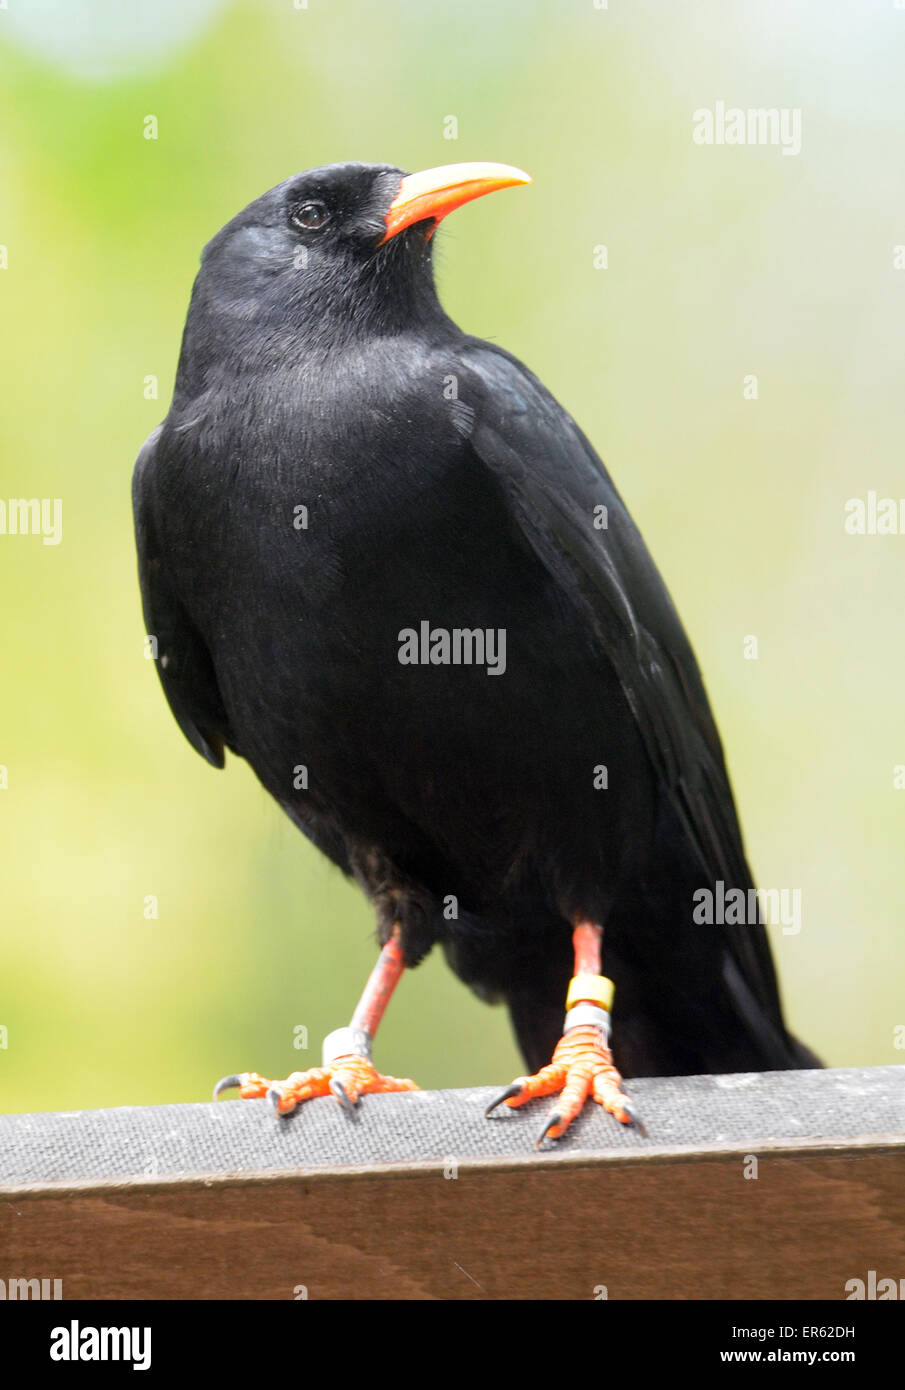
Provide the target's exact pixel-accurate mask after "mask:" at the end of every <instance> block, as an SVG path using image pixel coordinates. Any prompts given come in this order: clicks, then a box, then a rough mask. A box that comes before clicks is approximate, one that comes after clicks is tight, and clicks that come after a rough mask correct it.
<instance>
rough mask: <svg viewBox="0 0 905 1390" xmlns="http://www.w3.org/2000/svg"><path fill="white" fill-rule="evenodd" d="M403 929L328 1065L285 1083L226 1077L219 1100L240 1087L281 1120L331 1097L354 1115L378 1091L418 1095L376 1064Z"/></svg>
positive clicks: (336, 1035) (248, 1075)
mask: <svg viewBox="0 0 905 1390" xmlns="http://www.w3.org/2000/svg"><path fill="white" fill-rule="evenodd" d="M399 936H400V929H399V927H398V926H396V927H394V929H393V934H392V936H391V937H390V939H389V941H388V942H387V943H386V945H385V946H384V948H383V950H382V951H381V952H380V955H379V957H378V959H377V964H376V965H375V966H374V969H373V970H372V971H371V974H370V977H369V979H368V982H367V984H366V985H365V987H364V991H363V993H362V996H361V999H360V1000H359V1001H358V1007H357V1008H356V1010H355V1012H354V1014H353V1015H352V1022H351V1023H350V1024H349V1026H348V1028H337V1029H336V1030H335V1032H333V1033H329V1034H328V1035H327V1037H326V1038H325V1039H324V1052H323V1065H322V1066H320V1067H311V1068H310V1069H309V1070H308V1071H294V1072H293V1073H292V1074H291V1076H288V1077H287V1078H286V1080H285V1081H268V1080H267V1079H266V1078H265V1077H263V1076H259V1075H258V1073H257V1072H241V1073H239V1074H237V1075H234V1076H224V1078H223V1080H222V1081H218V1082H217V1085H216V1086H215V1087H214V1096H215V1097H216V1096H218V1095H219V1094H220V1092H221V1091H228V1090H230V1089H231V1088H232V1087H234V1086H238V1088H239V1095H240V1096H241V1097H242V1099H243V1100H255V1099H258V1098H259V1097H261V1096H266V1097H267V1099H268V1100H269V1101H270V1103H271V1105H272V1106H273V1108H274V1109H275V1110H276V1112H277V1114H279V1115H288V1114H289V1113H290V1111H292V1110H294V1109H295V1107H296V1106H297V1105H299V1104H300V1103H301V1102H302V1101H303V1100H311V1099H313V1098H314V1097H316V1096H326V1095H330V1094H331V1093H332V1094H333V1095H334V1096H336V1098H337V1100H338V1101H339V1102H340V1104H341V1105H342V1106H343V1108H344V1109H345V1110H353V1109H354V1108H355V1106H356V1104H357V1103H358V1098H359V1096H363V1095H365V1094H367V1093H371V1092H377V1091H417V1090H418V1087H417V1086H416V1085H415V1083H414V1081H408V1080H402V1079H400V1078H399V1077H396V1076H383V1075H381V1073H380V1072H378V1071H377V1070H376V1069H375V1067H374V1064H373V1063H372V1061H371V1041H372V1039H373V1037H374V1034H375V1033H376V1032H377V1026H378V1024H379V1023H380V1020H381V1018H382V1017H383V1014H384V1010H385V1009H386V1006H387V1004H388V1003H389V1002H390V998H391V996H392V993H393V990H394V989H395V988H396V985H397V984H398V983H399V979H400V977H401V975H402V972H403V970H404V969H405V963H404V961H403V957H402V946H401V944H400V939H399Z"/></svg>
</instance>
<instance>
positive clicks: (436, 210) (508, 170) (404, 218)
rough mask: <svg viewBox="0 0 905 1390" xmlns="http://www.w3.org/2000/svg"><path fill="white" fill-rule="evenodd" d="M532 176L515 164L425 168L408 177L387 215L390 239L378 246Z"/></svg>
mask: <svg viewBox="0 0 905 1390" xmlns="http://www.w3.org/2000/svg"><path fill="white" fill-rule="evenodd" d="M530 182H531V176H530V174H525V173H523V172H522V170H521V169H514V168H513V167H512V165H511V164H444V165H442V166H441V167H440V168H439V169H424V170H422V172H421V173H420V174H407V175H406V176H405V178H404V179H403V180H402V183H401V184H400V185H399V192H398V193H397V194H396V197H395V198H394V199H393V201H392V203H391V204H390V210H389V212H388V213H387V215H386V228H387V230H386V236H385V237H383V238H382V239H381V240H380V242H379V243H378V244H379V245H380V246H383V244H384V242H386V241H389V240H390V238H391V237H394V236H396V235H397V233H399V232H401V231H404V230H405V228H406V227H411V226H412V224H413V223H414V222H423V221H424V220H425V218H428V217H432V218H433V219H434V222H435V223H436V222H439V221H440V219H441V218H442V217H445V216H446V214H447V213H448V212H452V211H453V210H454V209H455V208H460V207H461V206H462V204H463V203H470V202H471V200H472V198H483V196H484V194H485V193H495V192H496V190H497V189H498V188H513V187H515V185H516V184H520V183H530Z"/></svg>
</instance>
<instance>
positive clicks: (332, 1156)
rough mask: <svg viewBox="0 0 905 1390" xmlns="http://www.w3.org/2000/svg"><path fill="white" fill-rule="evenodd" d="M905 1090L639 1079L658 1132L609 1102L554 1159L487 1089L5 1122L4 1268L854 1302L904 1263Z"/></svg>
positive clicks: (82, 1291) (191, 1288)
mask: <svg viewBox="0 0 905 1390" xmlns="http://www.w3.org/2000/svg"><path fill="white" fill-rule="evenodd" d="M903 1082H905V1068H901V1067H882V1068H872V1069H859V1070H846V1071H837V1072H830V1071H826V1072H798V1073H776V1074H761V1075H754V1076H745V1077H738V1076H736V1077H693V1078H689V1077H684V1078H660V1079H656V1080H647V1081H643V1082H642V1081H636V1082H633V1083H631V1084H630V1090H631V1092H632V1094H633V1095H634V1096H635V1098H636V1099H637V1101H638V1104H639V1106H641V1107H642V1108H643V1112H644V1116H645V1120H646V1122H647V1124H648V1128H649V1130H650V1134H651V1137H650V1139H648V1140H647V1141H644V1140H643V1139H641V1138H640V1136H638V1135H636V1134H632V1133H628V1132H626V1131H624V1130H621V1129H619V1128H618V1127H616V1125H615V1122H614V1121H612V1120H610V1119H609V1118H608V1117H607V1116H605V1115H603V1114H602V1113H601V1112H599V1111H597V1110H596V1109H595V1110H594V1111H589V1112H588V1113H587V1115H586V1116H583V1117H582V1119H581V1121H580V1123H579V1125H578V1127H577V1129H576V1132H575V1135H574V1136H573V1137H572V1139H571V1140H569V1141H567V1142H566V1143H564V1144H561V1145H560V1146H559V1147H557V1148H555V1149H551V1150H549V1151H548V1152H544V1153H539V1154H538V1153H535V1152H534V1151H533V1149H532V1143H533V1139H534V1136H535V1131H536V1130H537V1129H538V1128H539V1123H540V1118H541V1116H542V1114H543V1110H544V1107H543V1106H540V1107H537V1106H534V1107H532V1108H531V1114H530V1117H529V1115H528V1114H527V1113H522V1114H515V1113H510V1114H506V1115H504V1116H503V1117H501V1118H500V1119H499V1120H488V1121H484V1120H483V1119H482V1118H481V1110H482V1107H483V1106H484V1105H486V1104H487V1102H488V1100H489V1098H491V1097H492V1096H493V1094H494V1092H493V1091H485V1090H470V1091H456V1092H439V1093H433V1094H432V1093H422V1094H413V1095H402V1096H379V1097H368V1098H366V1100H365V1101H364V1102H363V1103H362V1106H361V1109H360V1112H359V1113H358V1114H357V1115H356V1117H354V1118H353V1119H351V1120H350V1118H349V1117H348V1116H346V1115H344V1114H342V1112H341V1111H340V1110H339V1107H338V1106H336V1105H335V1104H334V1103H333V1102H332V1101H331V1100H325V1101H314V1102H310V1103H309V1104H308V1105H307V1106H305V1107H303V1108H302V1110H301V1111H300V1112H299V1113H298V1114H297V1116H295V1117H293V1118H292V1119H290V1120H289V1121H279V1122H278V1121H277V1120H276V1117H274V1116H273V1115H272V1113H271V1112H270V1111H269V1109H268V1107H267V1106H266V1103H265V1102H236V1103H225V1102H221V1103H219V1104H218V1105H216V1106H215V1105H186V1106H162V1107H158V1108H156V1109H144V1110H141V1109H122V1110H109V1111H93V1112H92V1111H88V1112H83V1113H82V1114H80V1115H68V1116H67V1115H63V1116H58V1115H31V1116H6V1117H3V1118H0V1164H2V1170H0V1177H2V1181H3V1186H2V1188H0V1263H2V1266H3V1268H2V1269H0V1278H4V1279H9V1278H13V1277H31V1278H37V1279H40V1278H50V1279H54V1278H59V1279H61V1280H62V1286H63V1287H62V1293H63V1297H64V1298H67V1299H69V1298H79V1299H82V1298H130V1297H132V1298H164V1299H171V1298H178V1299H197V1298H237V1299H271V1298H275V1299H293V1298H301V1297H308V1298H311V1299H334V1298H362V1299H404V1298H416V1299H513V1298H517V1299H522V1298H536V1299H595V1298H602V1297H608V1298H611V1299H639V1298H670V1299H674V1298H679V1299H713V1298H732V1299H749V1298H751V1299H792V1298H797V1299H801V1298H804V1299H817V1298H826V1299H833V1300H840V1299H845V1298H846V1297H847V1290H846V1285H847V1283H848V1282H849V1281H851V1280H854V1279H859V1278H860V1279H862V1280H866V1279H867V1278H868V1276H869V1271H870V1270H874V1271H876V1272H877V1277H879V1278H883V1277H894V1278H896V1279H897V1280H898V1279H899V1278H900V1277H901V1276H903V1275H905V1086H903ZM381 1153H383V1154H387V1153H389V1154H390V1156H389V1157H386V1156H385V1157H383V1158H381V1157H378V1156H376V1155H379V1154H381ZM406 1154H411V1155H412V1156H411V1157H409V1158H407V1157H404V1155H406ZM192 1155H194V1162H187V1161H186V1160H187V1158H189V1157H191V1156H192ZM349 1155H353V1156H354V1161H352V1162H349V1161H343V1160H344V1159H345V1160H348V1157H349ZM51 1174H56V1175H57V1176H56V1177H55V1178H54V1177H51V1176H50V1175H51Z"/></svg>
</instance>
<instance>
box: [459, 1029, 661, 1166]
mask: <svg viewBox="0 0 905 1390" xmlns="http://www.w3.org/2000/svg"><path fill="white" fill-rule="evenodd" d="M621 1087H622V1077H621V1076H620V1075H619V1073H618V1071H617V1070H616V1068H615V1067H614V1065H613V1054H612V1053H611V1052H610V1049H609V1048H608V1047H607V1045H606V1042H605V1040H604V1035H603V1034H602V1033H601V1031H600V1029H599V1028H597V1027H595V1026H594V1025H593V1024H584V1025H580V1026H578V1027H576V1028H570V1029H569V1031H568V1033H566V1034H565V1035H564V1036H563V1037H562V1038H560V1040H559V1042H558V1043H557V1044H556V1050H555V1052H554V1053H553V1060H552V1061H551V1062H550V1064H549V1066H546V1067H542V1068H541V1070H540V1071H539V1072H538V1073H537V1075H536V1076H519V1077H517V1078H516V1080H515V1081H513V1083H512V1085H511V1086H507V1087H506V1089H505V1091H504V1092H503V1093H502V1095H500V1096H497V1098H496V1100H495V1101H494V1102H493V1104H492V1105H490V1106H488V1108H487V1110H486V1111H485V1112H484V1113H485V1115H489V1114H490V1112H491V1110H495V1109H496V1107H497V1106H498V1105H500V1104H501V1103H502V1102H503V1101H505V1102H506V1104H507V1105H508V1106H509V1107H510V1109H513V1110H515V1109H517V1108H518V1106H520V1105H524V1104H525V1102H526V1101H529V1100H536V1099H537V1098H538V1097H539V1096H552V1095H554V1094H555V1093H556V1092H557V1091H561V1092H562V1095H561V1096H560V1098H559V1104H558V1105H557V1106H556V1109H555V1110H551V1112H550V1114H549V1115H548V1117H547V1121H546V1124H545V1125H544V1127H543V1129H542V1131H541V1134H540V1137H539V1139H538V1140H537V1143H536V1144H535V1146H534V1147H535V1148H537V1149H539V1148H540V1146H541V1144H542V1143H543V1142H544V1140H545V1139H546V1138H547V1136H548V1135H549V1137H550V1138H551V1139H560V1138H561V1137H562V1135H564V1134H565V1132H566V1130H567V1129H568V1128H569V1125H570V1124H571V1123H572V1121H573V1120H574V1119H575V1116H576V1115H577V1114H578V1113H579V1112H580V1111H581V1109H582V1107H583V1106H584V1103H585V1101H586V1100H587V1098H588V1096H589V1095H590V1096H593V1098H594V1100H596V1102H597V1104H598V1105H602V1106H603V1108H604V1110H608V1111H609V1113H610V1114H611V1115H615V1116H616V1119H617V1120H620V1121H621V1122H622V1124H624V1125H630V1124H635V1125H637V1127H638V1129H639V1130H640V1131H641V1133H642V1134H644V1135H646V1134H647V1131H646V1130H645V1128H644V1125H643V1124H642V1123H641V1118H640V1116H639V1115H638V1112H637V1111H636V1110H635V1109H634V1107H633V1106H632V1103H631V1101H630V1100H629V1098H628V1096H626V1095H625V1094H624V1093H623V1091H622V1089H621Z"/></svg>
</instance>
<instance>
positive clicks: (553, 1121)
mask: <svg viewBox="0 0 905 1390" xmlns="http://www.w3.org/2000/svg"><path fill="white" fill-rule="evenodd" d="M561 1124H562V1115H560V1113H559V1111H558V1110H554V1111H553V1114H552V1115H549V1116H548V1117H547V1123H546V1124H545V1125H544V1127H543V1129H542V1130H541V1132H540V1137H539V1139H538V1141H537V1143H536V1144H535V1145H534V1147H535V1148H536V1149H539V1148H540V1146H541V1144H542V1143H543V1142H544V1140H545V1139H546V1137H547V1135H548V1134H549V1133H550V1130H551V1129H555V1128H556V1126H557V1125H561Z"/></svg>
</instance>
